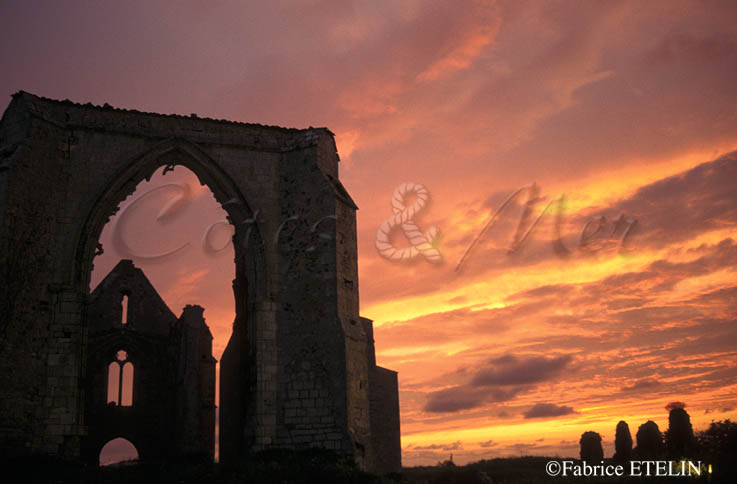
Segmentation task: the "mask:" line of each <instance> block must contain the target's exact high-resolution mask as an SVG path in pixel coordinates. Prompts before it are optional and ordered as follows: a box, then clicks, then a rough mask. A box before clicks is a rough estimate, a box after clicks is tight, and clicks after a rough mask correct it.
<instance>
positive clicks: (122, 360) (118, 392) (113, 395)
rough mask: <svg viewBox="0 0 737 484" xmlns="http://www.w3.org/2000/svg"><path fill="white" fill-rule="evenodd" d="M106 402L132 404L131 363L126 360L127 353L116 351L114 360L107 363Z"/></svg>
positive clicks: (119, 404) (124, 405) (126, 405)
mask: <svg viewBox="0 0 737 484" xmlns="http://www.w3.org/2000/svg"><path fill="white" fill-rule="evenodd" d="M107 403H108V404H113V405H118V406H121V407H130V406H131V405H133V363H131V362H130V361H128V353H127V352H126V351H124V350H120V351H118V353H117V354H116V355H115V361H113V362H111V363H110V365H108V373H107Z"/></svg>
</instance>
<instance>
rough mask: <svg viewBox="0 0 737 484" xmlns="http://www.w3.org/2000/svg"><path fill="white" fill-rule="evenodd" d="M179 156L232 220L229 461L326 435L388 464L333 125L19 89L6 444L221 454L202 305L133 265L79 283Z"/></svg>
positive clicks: (24, 451) (10, 220)
mask: <svg viewBox="0 0 737 484" xmlns="http://www.w3.org/2000/svg"><path fill="white" fill-rule="evenodd" d="M174 165H183V166H186V167H187V168H189V169H190V170H192V171H193V172H194V173H195V174H196V175H197V176H198V178H199V179H200V181H201V182H202V183H203V184H206V185H207V186H208V187H209V188H210V189H211V190H212V192H213V194H214V195H215V198H216V199H217V201H218V202H219V203H220V204H221V206H222V207H223V209H224V210H225V211H226V212H227V213H228V217H229V219H230V222H231V223H232V225H233V226H234V227H235V232H234V235H233V247H234V250H235V261H234V263H235V279H234V281H233V294H234V300H235V313H236V317H235V321H234V322H233V333H232V335H231V338H230V341H229V342H228V346H227V348H226V350H225V352H224V354H223V356H222V361H221V362H220V403H219V429H220V430H219V432H220V434H219V449H220V450H219V453H220V460H221V462H228V461H231V462H232V461H235V460H237V459H238V458H239V456H243V455H245V454H247V453H250V452H255V451H259V450H264V449H270V448H305V447H322V448H327V449H332V450H334V451H336V452H338V453H339V454H342V455H345V456H349V457H352V458H354V459H355V461H356V462H357V464H358V465H359V466H360V467H361V468H363V469H366V470H370V471H374V472H377V473H386V472H392V471H398V470H399V469H400V467H401V450H400V440H399V403H398V393H397V374H396V373H395V372H393V371H390V370H387V369H384V368H381V367H379V366H377V365H376V360H375V355H374V342H373V327H372V322H371V321H370V320H367V319H365V318H361V317H360V315H359V305H358V269H357V252H356V209H357V207H356V205H355V204H354V202H353V200H352V199H351V197H350V195H349V194H348V192H347V191H346V190H345V188H344V187H343V185H342V184H341V182H340V180H339V178H338V155H337V150H336V146H335V142H334V139H333V135H332V133H331V132H330V131H328V130H327V129H324V128H309V129H286V128H279V127H271V126H262V125H256V124H245V123H237V122H230V121H222V120H213V119H204V118H199V117H197V116H194V115H192V116H189V117H186V116H174V115H160V114H152V113H142V112H138V111H129V110H122V109H115V108H112V107H110V106H108V105H105V106H103V107H98V106H93V105H91V104H86V105H81V104H75V103H72V102H70V101H55V100H50V99H45V98H40V97H37V96H34V95H32V94H28V93H25V92H19V93H17V94H15V95H14V96H13V100H12V102H11V103H10V105H9V107H8V108H7V110H6V111H5V113H4V115H3V118H2V121H1V122H0V452H2V453H3V455H5V456H9V457H13V456H19V457H20V456H29V455H51V456H55V457H60V458H63V459H68V460H71V461H80V462H83V461H88V462H89V461H92V462H96V460H97V458H98V456H99V451H100V448H101V447H102V445H104V444H105V443H106V442H107V441H109V440H110V439H112V438H116V437H124V438H126V439H128V440H129V441H131V442H132V443H133V445H134V446H136V448H137V450H138V452H139V455H140V456H141V458H142V459H146V458H151V459H155V458H167V457H174V456H189V455H198V456H204V457H205V458H212V453H213V448H214V421H215V411H216V408H215V402H214V383H215V365H216V362H215V360H214V358H213V357H212V354H211V335H210V332H209V329H208V328H207V324H206V323H205V321H204V319H203V317H202V308H200V307H198V306H187V307H185V308H184V310H183V311H182V313H181V315H179V316H176V315H175V314H174V313H172V312H171V310H169V308H168V307H167V306H166V304H165V303H164V302H163V301H162V300H161V298H160V297H159V296H158V294H156V291H155V290H153V287H152V286H151V285H150V284H149V283H148V280H147V279H146V277H145V275H144V274H143V272H141V270H140V269H138V268H136V267H135V266H134V265H133V263H132V262H131V261H121V262H120V263H119V264H118V266H116V268H115V269H113V271H112V272H111V273H110V274H109V275H108V276H107V277H106V278H105V280H104V281H103V282H102V283H101V284H100V285H99V286H98V288H96V289H95V291H94V292H93V293H92V294H91V293H90V275H91V272H92V261H93V258H94V257H95V255H96V254H99V253H100V252H101V251H103V250H104V247H101V246H100V245H99V243H98V241H99V237H100V233H101V231H102V228H103V226H104V225H105V224H106V222H107V221H108V220H109V219H110V217H111V216H112V215H113V214H114V213H115V212H116V210H117V207H118V205H119V204H120V202H121V201H122V200H124V199H125V198H126V197H127V196H128V195H130V194H131V193H133V191H134V190H135V188H136V186H137V184H138V183H139V182H140V181H142V180H144V179H148V178H149V177H150V176H151V175H152V174H153V173H154V171H155V170H156V169H158V168H159V167H161V166H174ZM284 227H288V233H285V235H284V236H283V237H279V238H274V237H273V234H275V233H278V232H279V230H280V229H283V228H284ZM126 382H128V384H132V391H127V392H126V391H123V388H124V386H125V384H126ZM116 386H117V389H116Z"/></svg>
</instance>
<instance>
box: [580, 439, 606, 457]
mask: <svg viewBox="0 0 737 484" xmlns="http://www.w3.org/2000/svg"><path fill="white" fill-rule="evenodd" d="M579 443H580V444H581V460H583V461H586V462H594V463H597V464H598V463H599V462H601V461H602V460H604V449H602V448H601V435H599V434H597V433H596V432H592V431H588V432H584V433H583V434H582V435H581V440H580V442H579Z"/></svg>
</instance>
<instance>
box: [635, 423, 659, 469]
mask: <svg viewBox="0 0 737 484" xmlns="http://www.w3.org/2000/svg"><path fill="white" fill-rule="evenodd" d="M636 438H637V447H635V451H634V453H635V455H636V456H637V457H638V458H640V459H643V460H655V459H657V458H658V457H660V456H661V455H663V434H661V433H660V428H658V424H656V423H655V422H653V421H652V420H648V421H647V422H645V423H644V424H642V425H640V428H638V429H637V436H636Z"/></svg>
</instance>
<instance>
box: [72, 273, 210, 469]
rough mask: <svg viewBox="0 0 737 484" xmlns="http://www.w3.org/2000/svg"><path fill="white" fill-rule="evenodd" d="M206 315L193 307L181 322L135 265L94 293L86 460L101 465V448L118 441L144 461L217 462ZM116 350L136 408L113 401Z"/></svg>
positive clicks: (113, 275)
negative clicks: (125, 365) (127, 370)
mask: <svg viewBox="0 0 737 484" xmlns="http://www.w3.org/2000/svg"><path fill="white" fill-rule="evenodd" d="M123 295H125V296H127V318H125V321H124V320H123V318H122V315H123V311H122V309H123V307H122V304H121V296H123ZM203 311H204V310H203V308H202V307H200V306H189V305H188V306H186V307H185V308H184V310H183V312H182V315H181V316H180V317H179V318H176V317H175V316H174V314H173V313H172V312H171V311H170V310H169V308H168V307H167V306H166V304H165V303H164V301H163V300H162V299H161V297H160V296H159V295H158V294H157V293H156V291H155V289H154V288H153V286H152V285H151V283H150V282H149V281H148V279H147V278H146V276H145V275H144V274H143V272H142V271H141V270H140V269H138V268H136V267H135V266H134V265H133V263H132V262H131V261H129V260H123V261H120V262H119V263H118V264H117V265H116V266H115V268H114V269H113V270H112V271H111V272H110V273H109V274H108V275H107V276H106V277H105V278H104V279H103V280H102V282H100V284H99V285H98V286H97V288H95V291H94V292H93V293H92V294H91V296H90V301H89V305H88V317H89V324H88V332H89V338H88V344H87V365H86V368H87V377H86V380H85V385H84V390H85V395H86V401H85V406H84V422H85V425H86V429H87V434H86V435H85V436H84V437H83V438H82V450H81V456H82V458H83V459H84V460H86V461H87V462H90V463H92V464H97V462H98V457H99V454H100V450H101V449H102V447H103V446H104V445H105V444H106V443H107V442H108V441H110V440H112V439H114V438H118V437H123V438H125V439H127V440H129V441H130V442H131V443H132V444H133V445H134V446H135V447H136V449H137V450H138V453H139V456H140V458H141V459H163V458H167V457H173V456H180V457H181V456H199V457H202V458H206V459H212V458H213V454H214V450H215V440H214V435H215V359H214V358H213V357H212V335H211V334H210V330H209V329H208V327H207V324H206V323H205V320H204V318H203ZM118 352H123V353H124V361H125V362H130V363H131V364H132V365H133V380H132V390H133V391H132V401H131V402H130V405H125V400H124V399H123V398H122V396H121V397H120V398H119V401H118V402H116V403H113V404H110V403H109V402H108V385H109V374H108V368H109V366H110V364H111V363H112V364H113V365H116V364H118V363H116V361H120V358H119V357H118ZM125 376H126V375H123V378H125ZM121 386H124V385H121ZM118 403H123V405H119V404H118Z"/></svg>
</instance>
